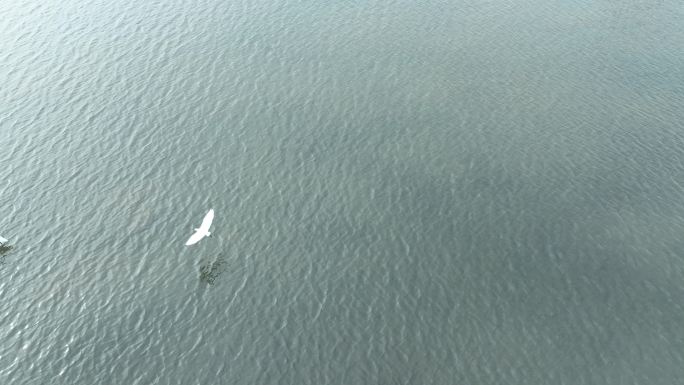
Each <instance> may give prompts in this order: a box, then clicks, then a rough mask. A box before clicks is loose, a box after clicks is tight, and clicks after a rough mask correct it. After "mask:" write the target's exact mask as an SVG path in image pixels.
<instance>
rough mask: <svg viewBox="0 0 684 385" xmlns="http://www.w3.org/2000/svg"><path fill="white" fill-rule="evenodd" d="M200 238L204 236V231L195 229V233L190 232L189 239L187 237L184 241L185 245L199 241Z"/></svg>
mask: <svg viewBox="0 0 684 385" xmlns="http://www.w3.org/2000/svg"><path fill="white" fill-rule="evenodd" d="M202 238H204V233H203V232H202V231H196V232H195V234H192V236H191V237H190V239H188V241H187V242H185V246H190V245H194V244H195V243H197V242H199V241H200V239H202Z"/></svg>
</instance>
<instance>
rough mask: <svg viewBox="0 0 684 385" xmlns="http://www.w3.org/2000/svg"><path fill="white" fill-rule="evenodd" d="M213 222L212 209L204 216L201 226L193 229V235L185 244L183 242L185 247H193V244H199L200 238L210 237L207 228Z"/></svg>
mask: <svg viewBox="0 0 684 385" xmlns="http://www.w3.org/2000/svg"><path fill="white" fill-rule="evenodd" d="M213 220H214V209H211V210H209V212H208V213H207V215H205V216H204V219H203V220H202V224H201V225H200V227H199V228H196V229H195V233H194V234H192V236H191V237H190V239H188V241H187V242H185V246H190V245H194V244H195V243H197V242H199V241H200V240H201V239H202V238H204V237H208V236H210V235H211V233H210V232H209V226H211V222H212V221H213Z"/></svg>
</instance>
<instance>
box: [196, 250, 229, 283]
mask: <svg viewBox="0 0 684 385" xmlns="http://www.w3.org/2000/svg"><path fill="white" fill-rule="evenodd" d="M224 264H225V260H224V258H223V256H219V258H218V259H217V260H216V261H214V262H213V263H211V264H207V265H202V266H200V281H201V282H204V283H208V284H209V285H213V284H214V281H216V278H218V276H219V275H221V273H223V265H224Z"/></svg>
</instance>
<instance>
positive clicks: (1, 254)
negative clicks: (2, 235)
mask: <svg viewBox="0 0 684 385" xmlns="http://www.w3.org/2000/svg"><path fill="white" fill-rule="evenodd" d="M10 250H12V246H10V245H0V265H4V264H5V254H6V253H8V252H9V251H10Z"/></svg>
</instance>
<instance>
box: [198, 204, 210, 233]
mask: <svg viewBox="0 0 684 385" xmlns="http://www.w3.org/2000/svg"><path fill="white" fill-rule="evenodd" d="M213 220H214V209H210V210H209V212H208V213H207V215H205V216H204V219H203V220H202V224H201V225H200V227H199V230H202V231H209V227H210V226H211V222H212V221H213Z"/></svg>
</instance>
